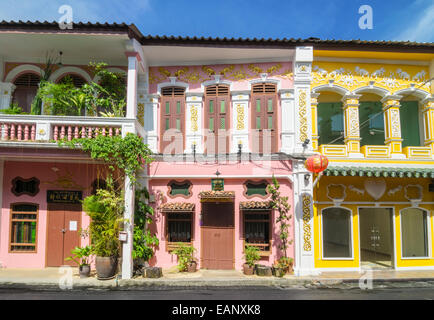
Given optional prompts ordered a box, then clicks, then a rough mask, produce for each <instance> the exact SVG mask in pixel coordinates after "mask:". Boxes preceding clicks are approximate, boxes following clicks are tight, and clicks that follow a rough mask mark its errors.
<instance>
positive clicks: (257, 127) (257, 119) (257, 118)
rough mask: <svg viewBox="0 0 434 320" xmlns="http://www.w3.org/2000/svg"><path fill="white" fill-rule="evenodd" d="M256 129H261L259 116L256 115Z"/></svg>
mask: <svg viewBox="0 0 434 320" xmlns="http://www.w3.org/2000/svg"><path fill="white" fill-rule="evenodd" d="M256 129H261V117H256Z"/></svg>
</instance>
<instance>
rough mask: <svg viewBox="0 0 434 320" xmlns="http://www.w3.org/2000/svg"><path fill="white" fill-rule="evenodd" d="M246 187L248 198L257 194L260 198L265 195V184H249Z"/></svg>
mask: <svg viewBox="0 0 434 320" xmlns="http://www.w3.org/2000/svg"><path fill="white" fill-rule="evenodd" d="M246 187H247V192H246V194H247V195H248V196H251V195H254V194H259V195H261V196H265V195H267V184H266V183H262V184H250V183H247V184H246Z"/></svg>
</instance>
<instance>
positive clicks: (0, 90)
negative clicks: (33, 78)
mask: <svg viewBox="0 0 434 320" xmlns="http://www.w3.org/2000/svg"><path fill="white" fill-rule="evenodd" d="M14 90H15V85H14V84H13V83H10V82H0V110H3V109H8V108H9V106H10V105H11V102H12V94H13V93H14Z"/></svg>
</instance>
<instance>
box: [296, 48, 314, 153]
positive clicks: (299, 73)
mask: <svg viewBox="0 0 434 320" xmlns="http://www.w3.org/2000/svg"><path fill="white" fill-rule="evenodd" d="M312 60H313V49H312V47H297V48H296V50H295V55H294V62H293V68H294V96H295V108H294V111H295V114H294V117H295V119H297V121H296V126H295V150H294V151H295V153H306V152H312V116H311V107H310V102H311V101H310V81H311V70H312ZM307 140H309V143H308V144H307V147H303V143H304V142H307Z"/></svg>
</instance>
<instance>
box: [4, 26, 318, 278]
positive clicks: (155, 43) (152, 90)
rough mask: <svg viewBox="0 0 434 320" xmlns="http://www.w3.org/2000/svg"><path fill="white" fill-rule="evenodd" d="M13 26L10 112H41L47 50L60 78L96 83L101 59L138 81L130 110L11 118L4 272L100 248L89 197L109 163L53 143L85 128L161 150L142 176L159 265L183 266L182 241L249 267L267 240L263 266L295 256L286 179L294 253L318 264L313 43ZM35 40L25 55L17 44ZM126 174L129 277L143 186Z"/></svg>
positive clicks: (8, 55) (131, 86)
mask: <svg viewBox="0 0 434 320" xmlns="http://www.w3.org/2000/svg"><path fill="white" fill-rule="evenodd" d="M2 28H5V29H4V30H3V29H2V30H0V31H1V32H0V40H1V39H3V38H4V41H9V43H10V46H9V47H8V48H7V49H6V48H2V49H0V56H1V60H0V61H2V62H1V68H0V79H1V80H2V82H1V83H0V89H1V91H0V93H1V94H0V109H7V108H8V107H9V106H10V104H11V103H12V102H18V103H19V104H20V105H23V106H25V107H26V108H27V109H26V111H28V110H30V102H31V100H32V99H30V98H31V97H32V94H33V96H34V94H35V93H36V90H37V83H38V81H39V80H40V78H41V76H42V74H43V68H44V61H43V57H40V58H35V57H38V54H39V55H40V52H44V50H45V51H46V50H48V48H52V47H53V45H54V44H55V46H57V47H56V48H58V51H59V55H60V52H62V54H61V60H62V61H61V62H59V63H58V64H57V65H56V68H55V71H54V73H53V74H52V76H51V77H50V81H53V82H56V81H59V80H61V79H62V78H63V77H64V76H66V75H69V76H72V77H73V80H74V83H77V85H79V84H80V83H85V82H89V81H93V80H98V79H96V78H95V76H94V75H93V74H92V73H91V72H90V70H89V69H88V68H87V67H86V66H87V65H88V63H89V62H90V61H103V62H106V63H108V65H109V70H113V71H116V72H122V73H124V74H125V79H126V82H127V92H126V97H127V101H126V102H127V104H126V110H125V111H126V112H125V117H101V116H96V115H92V116H91V115H82V116H56V115H48V114H45V112H44V111H43V112H42V115H30V114H25V115H24V114H23V115H21V114H19V115H9V114H2V115H1V116H0V118H1V119H0V124H1V141H0V173H1V174H0V180H1V183H0V186H1V187H2V190H1V192H0V195H1V205H2V209H1V211H0V212H1V216H0V263H1V265H2V266H4V267H8V268H15V267H16V268H30V267H32V268H44V267H50V266H60V265H62V264H65V263H66V261H65V260H64V258H65V257H67V256H69V252H70V249H71V248H73V247H74V246H83V245H86V244H88V243H89V239H87V238H85V239H83V238H81V237H80V235H79V234H78V231H79V230H80V229H81V228H83V229H84V228H86V227H87V226H88V225H89V218H88V217H87V216H86V214H85V213H84V212H83V211H82V207H81V202H80V201H81V200H82V199H83V198H84V197H86V196H87V195H90V194H91V193H92V192H94V189H95V184H98V183H99V180H98V179H99V172H100V169H101V168H100V165H99V164H96V163H94V162H93V161H92V160H91V159H90V157H89V155H87V154H84V153H82V152H80V151H78V150H67V149H65V148H61V147H59V146H58V145H57V144H56V142H55V141H56V140H58V139H61V138H67V139H71V138H73V137H75V136H76V135H77V134H78V132H86V133H87V135H86V137H88V138H90V139H91V138H93V137H94V136H95V134H96V132H97V131H98V132H99V131H101V130H103V131H104V132H106V134H122V135H125V134H127V133H134V134H138V135H139V136H140V137H142V138H143V139H144V142H145V143H147V144H148V146H149V148H150V149H151V151H152V152H153V158H154V161H153V162H152V163H151V164H150V165H149V166H148V167H147V168H146V169H145V170H144V171H143V172H142V173H140V177H139V180H140V182H141V183H143V184H144V185H146V186H147V188H148V190H149V193H150V199H149V201H150V204H151V205H152V206H153V207H154V209H155V216H154V219H153V223H152V224H151V225H149V227H150V229H151V230H152V231H153V232H155V234H156V235H157V237H158V239H159V241H160V242H159V246H158V247H157V250H156V253H155V257H154V258H153V259H152V260H151V261H150V263H151V265H154V266H159V267H163V268H169V267H174V266H175V265H176V264H177V261H176V256H175V255H174V254H173V249H174V248H176V247H177V246H178V245H179V243H180V242H181V243H182V242H183V243H185V244H189V245H192V246H193V247H194V248H195V249H196V253H195V257H196V259H197V261H198V266H199V268H206V269H237V270H240V269H241V268H242V265H243V263H244V262H245V260H244V249H245V246H246V245H252V246H256V247H258V248H259V250H260V254H261V260H260V261H259V262H258V263H260V264H264V265H267V266H270V265H272V264H273V263H274V262H275V261H276V260H277V259H279V258H280V257H281V256H283V255H284V253H283V252H282V251H281V250H280V249H279V244H280V240H279V232H278V230H279V225H278V224H277V223H276V212H275V210H273V209H272V208H271V207H270V203H269V200H270V195H269V193H268V191H267V186H268V185H270V184H271V182H272V179H273V177H275V178H276V179H277V180H278V182H279V184H280V190H279V191H280V192H281V194H282V195H283V196H286V197H288V203H289V205H290V206H291V209H290V216H291V218H290V220H289V224H290V232H289V233H290V240H291V243H290V245H289V248H288V249H287V252H286V255H287V256H288V257H291V258H293V259H294V267H295V272H296V273H297V274H304V273H308V272H309V270H310V268H311V266H313V256H312V254H311V252H312V251H311V249H310V247H309V245H308V244H309V243H310V241H311V240H310V238H309V235H306V230H311V228H312V227H311V220H310V218H309V219H307V218H308V215H309V217H310V215H311V213H312V207H311V206H312V201H311V199H312V198H311V194H312V176H311V175H310V174H309V173H308V172H307V171H306V169H305V168H304V165H303V163H304V160H305V159H306V157H308V156H309V155H311V154H312V146H311V144H310V140H311V128H310V127H309V126H308V125H307V124H308V119H310V117H311V109H310V72H311V64H312V59H313V53H312V46H311V45H309V43H306V45H297V44H296V43H286V44H282V43H278V42H272V41H270V42H264V43H263V44H261V45H258V44H257V43H256V42H254V41H250V40H249V41H247V42H243V41H241V42H239V40H230V41H229V42H224V41H223V42H222V41H220V40H213V41H211V42H212V43H208V42H207V41H205V40H194V41H193V42H194V43H192V44H191V43H190V42H189V41H190V40H188V41H187V40H185V41H184V40H183V39H175V38H174V39H162V38H159V37H144V36H143V35H141V34H140V32H139V31H138V30H137V29H136V28H135V27H133V26H127V25H116V24H112V25H104V26H102V25H92V24H83V25H77V26H74V29H73V30H72V31H68V32H66V31H65V32H64V31H59V30H58V27H57V25H56V24H55V23H52V24H38V23H35V24H33V25H21V24H20V23H17V24H14V23H12V24H10V25H3V27H2ZM26 28H27V29H26ZM28 28H30V29H31V32H29V31H28ZM2 37H3V38H2ZM195 41H196V42H197V43H196V42H195ZM23 42H26V43H28V47H29V48H31V49H29V50H28V51H27V52H23V51H22V50H21V51H20V50H19V46H18V44H19V43H23ZM202 42H203V43H202ZM232 42H233V43H232ZM238 42H239V43H238ZM234 45H235V46H234ZM17 61H19V62H17ZM35 84H36V85H35ZM29 97H30V98H29ZM126 180H127V181H126V185H125V213H124V218H125V219H126V221H127V222H126V223H125V232H126V239H124V240H123V242H122V266H121V272H122V277H123V278H126V279H127V278H131V277H132V275H133V265H134V261H133V259H132V249H133V234H132V230H133V228H132V227H133V224H134V190H133V189H132V188H130V187H129V185H128V183H129V181H128V179H126ZM306 197H310V198H309V199H310V202H307V201H306ZM308 242H309V243H308ZM301 243H303V244H307V245H305V246H302V245H300V244H301Z"/></svg>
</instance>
